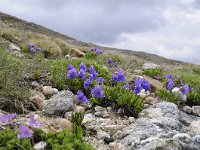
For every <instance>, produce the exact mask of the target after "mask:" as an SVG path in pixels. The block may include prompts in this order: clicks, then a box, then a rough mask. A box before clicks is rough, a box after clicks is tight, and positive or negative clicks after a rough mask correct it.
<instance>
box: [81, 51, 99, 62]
mask: <svg viewBox="0 0 200 150" xmlns="http://www.w3.org/2000/svg"><path fill="white" fill-rule="evenodd" d="M97 56H98V54H97V53H96V52H92V51H87V52H86V54H85V56H84V57H85V58H86V59H90V60H94V59H96V58H97Z"/></svg>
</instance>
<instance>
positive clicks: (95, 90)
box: [91, 85, 105, 98]
mask: <svg viewBox="0 0 200 150" xmlns="http://www.w3.org/2000/svg"><path fill="white" fill-rule="evenodd" d="M104 94H105V93H104V91H103V89H102V86H100V85H96V86H95V87H94V88H93V89H92V90H91V95H93V96H95V97H96V98H103V97H104Z"/></svg>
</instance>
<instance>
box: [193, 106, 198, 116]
mask: <svg viewBox="0 0 200 150" xmlns="http://www.w3.org/2000/svg"><path fill="white" fill-rule="evenodd" d="M192 113H193V114H195V115H197V116H200V106H192Z"/></svg>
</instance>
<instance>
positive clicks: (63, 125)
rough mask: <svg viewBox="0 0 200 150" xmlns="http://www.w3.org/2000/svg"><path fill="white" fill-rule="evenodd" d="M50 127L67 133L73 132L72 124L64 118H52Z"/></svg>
mask: <svg viewBox="0 0 200 150" xmlns="http://www.w3.org/2000/svg"><path fill="white" fill-rule="evenodd" d="M52 125H53V126H54V127H55V128H56V129H57V130H61V129H67V130H68V131H70V132H72V131H73V124H72V123H71V122H70V121H69V120H67V119H64V118H54V119H52Z"/></svg>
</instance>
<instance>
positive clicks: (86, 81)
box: [83, 79, 92, 89]
mask: <svg viewBox="0 0 200 150" xmlns="http://www.w3.org/2000/svg"><path fill="white" fill-rule="evenodd" d="M90 85H92V81H91V80H90V79H87V80H85V82H84V85H83V86H84V89H88V88H89V86H90Z"/></svg>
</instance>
